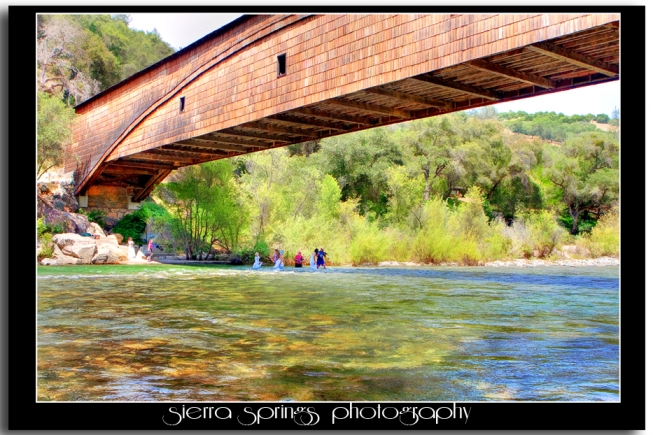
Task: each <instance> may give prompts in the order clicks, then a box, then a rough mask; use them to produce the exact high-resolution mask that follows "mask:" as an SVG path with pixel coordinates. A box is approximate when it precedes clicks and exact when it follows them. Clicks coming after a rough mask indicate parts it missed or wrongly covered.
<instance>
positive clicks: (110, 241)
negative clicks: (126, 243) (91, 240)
mask: <svg viewBox="0 0 653 435" xmlns="http://www.w3.org/2000/svg"><path fill="white" fill-rule="evenodd" d="M95 243H96V244H98V245H105V244H106V245H112V246H120V243H118V238H117V237H116V235H115V234H111V235H110V236H104V237H102V236H100V238H98V239H95Z"/></svg>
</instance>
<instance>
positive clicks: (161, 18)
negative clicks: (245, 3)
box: [129, 12, 621, 116]
mask: <svg viewBox="0 0 653 435" xmlns="http://www.w3.org/2000/svg"><path fill="white" fill-rule="evenodd" d="M252 13H254V12H252ZM129 15H130V16H131V22H130V24H129V26H130V27H131V28H132V29H136V30H143V31H148V32H151V31H152V30H154V29H156V30H157V32H159V34H160V35H161V38H162V39H163V40H164V41H165V42H167V43H168V44H170V45H172V47H173V48H174V49H175V50H179V49H181V48H184V47H186V46H188V45H190V44H192V43H193V42H195V41H197V40H198V39H200V38H202V37H203V36H206V35H208V34H209V33H211V32H213V31H214V30H217V29H219V28H220V27H222V26H224V25H225V24H227V23H229V22H231V21H233V20H235V19H236V18H238V17H239V16H241V14H211V13H203V14H183V13H169V14H165V13H154V14H129ZM619 85H620V83H619V81H614V82H610V83H604V84H599V85H593V86H587V87H584V88H578V89H572V90H569V91H564V92H557V93H555V94H549V95H542V96H539V97H533V98H526V99H523V100H519V101H511V102H507V103H499V104H496V105H494V107H495V108H496V109H497V110H498V111H499V112H508V111H510V110H513V111H519V110H523V111H525V112H527V113H535V112H558V113H560V112H562V113H564V114H565V115H585V114H588V113H592V114H594V115H598V114H599V113H605V114H606V115H608V116H610V115H611V114H612V111H613V110H614V109H615V108H620V107H621V104H620V86H619Z"/></svg>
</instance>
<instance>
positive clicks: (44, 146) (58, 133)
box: [36, 92, 75, 180]
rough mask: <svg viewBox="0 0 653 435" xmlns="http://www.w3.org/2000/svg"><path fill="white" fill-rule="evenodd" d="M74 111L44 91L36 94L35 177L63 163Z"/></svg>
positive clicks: (70, 134) (70, 136)
mask: <svg viewBox="0 0 653 435" xmlns="http://www.w3.org/2000/svg"><path fill="white" fill-rule="evenodd" d="M74 117H75V111H74V110H73V109H72V108H70V107H67V106H66V104H64V103H63V102H62V101H61V100H59V99H57V98H55V97H52V96H50V95H48V94H46V93H44V92H39V93H38V95H37V116H36V131H37V134H36V137H37V156H36V163H37V168H36V179H37V180H38V179H39V178H41V176H42V175H43V174H44V173H46V172H47V171H49V170H50V169H52V168H53V167H56V166H59V165H61V164H62V163H63V159H64V154H65V150H66V147H67V146H68V145H69V144H70V142H71V140H72V130H71V125H72V122H73V119H74Z"/></svg>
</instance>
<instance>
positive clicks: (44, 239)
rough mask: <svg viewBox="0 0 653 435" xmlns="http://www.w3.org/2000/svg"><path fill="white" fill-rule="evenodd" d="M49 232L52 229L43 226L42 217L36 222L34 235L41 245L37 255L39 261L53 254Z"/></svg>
mask: <svg viewBox="0 0 653 435" xmlns="http://www.w3.org/2000/svg"><path fill="white" fill-rule="evenodd" d="M51 231H52V228H51V227H49V226H48V225H46V224H45V222H44V220H43V218H42V217H40V218H38V219H37V220H36V235H37V239H38V242H39V244H40V245H41V252H40V253H39V255H38V259H39V261H40V260H41V259H43V258H50V257H52V255H53V254H54V244H53V243H52V237H53V235H52V232H51ZM62 232H63V231H62Z"/></svg>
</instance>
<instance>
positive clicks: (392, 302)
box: [38, 265, 619, 401]
mask: <svg viewBox="0 0 653 435" xmlns="http://www.w3.org/2000/svg"><path fill="white" fill-rule="evenodd" d="M618 277H619V273H618V268H617V267H594V268H573V269H572V268H564V267H548V268H542V269H537V268H534V269H528V270H524V269H517V268H515V269H508V268H505V269H501V270H497V269H489V268H481V267H479V268H453V267H452V268H443V267H414V268H395V267H391V268H329V269H327V270H320V271H312V270H310V269H308V268H303V269H290V270H289V269H286V270H283V271H272V270H271V269H269V268H267V269H266V268H264V269H260V270H252V269H251V268H248V267H224V266H212V265H201V266H187V265H184V266H179V265H174V266H173V265H143V266H140V265H134V266H132V265H128V266H126V265H116V266H75V267H48V268H39V270H38V376H39V382H38V397H39V400H124V401H130V400H138V401H147V400H152V401H161V400H206V401H212V400H225V401H246V400H252V401H260V400H273V401H277V400H294V401H306V400H334V401H350V400H351V401H355V400H374V401H380V400H384V401H391V400H405V401H418V400H425V401H436V400H447V401H449V400H456V401H471V400H474V401H476V400H488V401H504V400H511V401H512V400H536V401H575V400H582V401H617V400H619V390H618V386H619V378H618V373H619V360H618V355H619V321H618V313H619V309H618V308H619V305H618V304H619V278H618Z"/></svg>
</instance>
